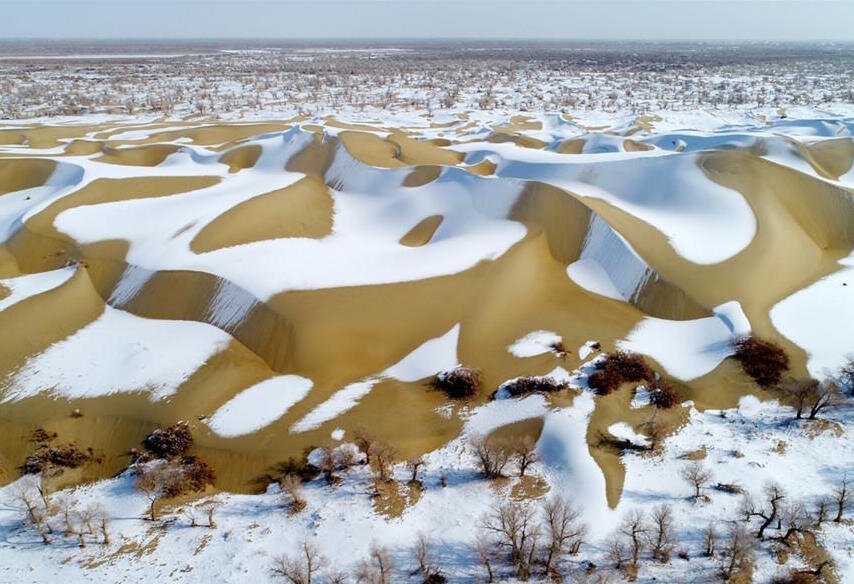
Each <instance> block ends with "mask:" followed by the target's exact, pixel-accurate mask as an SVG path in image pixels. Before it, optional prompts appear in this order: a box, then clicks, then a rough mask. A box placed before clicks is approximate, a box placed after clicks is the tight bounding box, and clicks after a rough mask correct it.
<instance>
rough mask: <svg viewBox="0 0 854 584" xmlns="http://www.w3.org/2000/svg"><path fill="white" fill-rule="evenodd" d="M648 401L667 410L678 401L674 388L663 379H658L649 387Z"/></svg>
mask: <svg viewBox="0 0 854 584" xmlns="http://www.w3.org/2000/svg"><path fill="white" fill-rule="evenodd" d="M649 401H650V403H651V404H652V405H653V406H655V407H657V408H661V409H663V410H668V409H670V408H672V407H673V406H676V405H678V404H679V403H680V400H679V395H678V394H677V393H676V390H675V389H673V386H672V385H670V384H669V383H667V382H666V381H664V380H663V379H659V380H658V381H656V382H655V383H654V384H653V385H652V387H650V388H649Z"/></svg>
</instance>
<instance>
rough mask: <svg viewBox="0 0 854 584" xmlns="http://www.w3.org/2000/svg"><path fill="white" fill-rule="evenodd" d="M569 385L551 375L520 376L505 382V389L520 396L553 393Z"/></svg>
mask: <svg viewBox="0 0 854 584" xmlns="http://www.w3.org/2000/svg"><path fill="white" fill-rule="evenodd" d="M568 387H569V384H568V383H563V382H558V381H555V380H554V379H552V378H551V377H519V378H518V379H514V380H513V381H508V382H507V383H506V384H504V387H503V389H505V390H506V391H507V393H509V394H510V396H511V397H519V396H523V395H528V394H531V393H552V392H555V391H561V390H564V389H566V388H568Z"/></svg>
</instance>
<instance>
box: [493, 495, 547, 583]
mask: <svg viewBox="0 0 854 584" xmlns="http://www.w3.org/2000/svg"><path fill="white" fill-rule="evenodd" d="M482 525H483V528H484V529H485V530H486V531H488V532H490V533H492V534H493V535H494V536H495V537H496V538H497V541H498V545H499V546H501V547H503V548H505V549H507V551H508V553H509V556H510V562H511V563H512V565H513V567H514V568H515V570H516V576H517V577H518V578H519V579H520V580H527V579H528V578H529V577H530V576H531V565H532V563H533V559H534V553H535V551H536V544H537V538H538V537H539V526H538V525H537V523H536V516H535V514H534V510H533V508H532V507H531V506H530V505H523V504H520V503H518V502H515V501H511V502H509V503H504V504H501V505H498V506H496V507H494V508H493V509H492V511H491V512H490V513H489V514H487V516H486V517H485V518H484V519H483V523H482Z"/></svg>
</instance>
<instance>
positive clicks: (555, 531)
mask: <svg viewBox="0 0 854 584" xmlns="http://www.w3.org/2000/svg"><path fill="white" fill-rule="evenodd" d="M543 515H544V519H545V521H544V525H545V532H546V533H545V535H546V542H547V544H546V545H547V547H546V556H545V559H544V560H543V569H544V571H545V572H546V574H547V575H549V574H552V570H553V565H554V563H555V562H557V561H559V560H560V559H561V557H563V556H564V555H566V554H570V555H575V554H577V553H578V550H579V549H580V548H581V544H582V543H583V542H584V537H585V536H586V535H587V525H586V524H584V523H583V522H582V521H581V513H580V511H579V510H578V509H575V508H574V507H571V506H570V505H569V504H568V503H567V502H566V501H565V500H564V499H562V498H560V497H558V496H553V497H551V498H550V499H547V500H546V501H545V502H544V503H543Z"/></svg>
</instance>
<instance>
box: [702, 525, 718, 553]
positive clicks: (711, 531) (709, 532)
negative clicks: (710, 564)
mask: <svg viewBox="0 0 854 584" xmlns="http://www.w3.org/2000/svg"><path fill="white" fill-rule="evenodd" d="M717 541H718V534H717V531H716V530H715V524H714V523H712V522H709V524H708V525H707V526H706V528H705V529H703V554H705V556H706V557H707V558H711V557H714V555H715V544H716V543H717Z"/></svg>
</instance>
